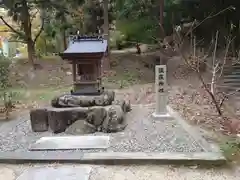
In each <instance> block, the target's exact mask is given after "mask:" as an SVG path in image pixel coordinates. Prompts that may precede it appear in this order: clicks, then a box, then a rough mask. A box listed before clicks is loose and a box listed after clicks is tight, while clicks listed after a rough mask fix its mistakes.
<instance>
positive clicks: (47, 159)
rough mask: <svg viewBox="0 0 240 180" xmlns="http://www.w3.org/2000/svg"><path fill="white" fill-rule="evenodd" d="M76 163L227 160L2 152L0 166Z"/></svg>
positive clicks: (218, 160) (219, 159)
mask: <svg viewBox="0 0 240 180" xmlns="http://www.w3.org/2000/svg"><path fill="white" fill-rule="evenodd" d="M54 162H58V163H79V164H107V165H109V164H110V165H120V164H179V165H185V164H200V165H202V164H204V165H205V164H209V165H223V164H225V163H226V159H225V158H224V157H223V156H222V155H221V154H219V153H204V152H203V153H170V152H168V153H143V152H128V153H125V152H103V153H101V152H100V153H81V152H71V153H69V152H61V153H60V152H59V153H57V154H56V152H48V153H47V154H43V153H42V152H18V153H14V152H1V153H0V163H8V164H25V163H54Z"/></svg>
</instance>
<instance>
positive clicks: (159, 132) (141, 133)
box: [0, 107, 203, 152]
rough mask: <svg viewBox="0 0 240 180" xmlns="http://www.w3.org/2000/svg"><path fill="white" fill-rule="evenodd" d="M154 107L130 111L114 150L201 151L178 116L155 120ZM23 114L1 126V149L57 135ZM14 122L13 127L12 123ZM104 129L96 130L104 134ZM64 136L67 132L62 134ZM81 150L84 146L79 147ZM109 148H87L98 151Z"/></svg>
mask: <svg viewBox="0 0 240 180" xmlns="http://www.w3.org/2000/svg"><path fill="white" fill-rule="evenodd" d="M152 111H153V109H149V108H147V107H134V108H133V110H132V111H131V112H130V113H129V114H128V116H127V119H128V126H127V128H126V129H125V131H124V132H119V133H110V134H108V135H110V139H111V140H110V148H108V149H107V151H111V152H201V151H203V149H202V148H201V146H200V145H199V144H198V142H196V141H195V140H194V139H193V138H192V137H191V136H190V135H189V134H188V133H187V132H186V131H185V130H184V129H183V128H182V127H181V126H180V125H179V124H178V123H177V121H176V120H164V121H159V120H153V119H151V117H150V114H151V113H152ZM23 118H24V117H21V119H19V121H16V120H15V126H13V125H14V123H13V122H6V123H11V126H10V125H9V126H7V125H4V126H3V125H2V126H1V127H0V131H1V134H0V138H1V140H0V150H1V151H16V152H20V151H27V150H28V147H29V145H30V144H32V143H34V142H35V141H36V140H38V139H39V138H40V137H43V136H53V135H54V134H52V133H51V132H42V133H35V132H32V130H31V128H30V121H29V120H28V119H26V120H24V119H23ZM12 126H13V127H12ZM100 134H102V133H96V134H95V135H100ZM59 135H60V136H64V135H66V134H65V133H61V134H58V136H59ZM78 151H80V150H78ZM98 151H105V150H84V151H83V152H98Z"/></svg>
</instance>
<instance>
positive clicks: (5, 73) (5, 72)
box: [0, 55, 13, 119]
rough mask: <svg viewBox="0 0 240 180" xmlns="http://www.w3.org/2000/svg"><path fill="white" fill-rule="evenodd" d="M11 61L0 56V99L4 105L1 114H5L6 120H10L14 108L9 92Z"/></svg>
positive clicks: (0, 110)
mask: <svg viewBox="0 0 240 180" xmlns="http://www.w3.org/2000/svg"><path fill="white" fill-rule="evenodd" d="M10 65H11V61H10V60H9V59H8V58H6V57H4V56H3V55H0V98H1V101H2V104H3V109H1V108H0V112H2V113H5V118H6V119H8V118H9V113H10V111H11V110H12V108H13V101H12V92H11V91H10V90H9V87H10V82H9V72H10Z"/></svg>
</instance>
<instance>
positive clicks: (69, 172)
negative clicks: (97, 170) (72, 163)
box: [17, 166, 92, 180]
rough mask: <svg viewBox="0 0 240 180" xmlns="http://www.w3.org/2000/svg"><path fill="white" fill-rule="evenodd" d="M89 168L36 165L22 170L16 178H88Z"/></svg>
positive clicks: (25, 179) (77, 179)
mask: <svg viewBox="0 0 240 180" xmlns="http://www.w3.org/2000/svg"><path fill="white" fill-rule="evenodd" d="M91 169H92V168H91V167H90V166H84V167H69V166H60V167H41V168H37V167H36V168H31V169H29V170H26V171H25V172H23V173H22V174H21V175H20V176H19V177H18V178H17V180H88V179H89V176H90V173H91Z"/></svg>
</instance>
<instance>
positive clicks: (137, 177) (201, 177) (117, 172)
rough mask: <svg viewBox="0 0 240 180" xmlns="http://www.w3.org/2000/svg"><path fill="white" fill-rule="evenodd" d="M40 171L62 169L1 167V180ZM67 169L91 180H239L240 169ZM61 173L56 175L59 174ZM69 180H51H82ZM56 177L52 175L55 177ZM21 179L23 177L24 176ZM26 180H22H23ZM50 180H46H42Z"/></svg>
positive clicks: (71, 177)
mask: <svg viewBox="0 0 240 180" xmlns="http://www.w3.org/2000/svg"><path fill="white" fill-rule="evenodd" d="M33 167H35V168H36V167H38V168H44V167H46V168H47V169H49V167H50V168H55V169H57V168H59V167H62V166H61V165H59V164H52V165H34V166H33V165H18V166H17V165H5V164H1V165H0V179H1V180H19V179H18V178H19V176H20V175H22V173H23V172H25V173H26V172H28V171H29V172H30V171H31V168H33ZM64 167H68V168H72V169H75V170H76V169H77V168H86V169H89V168H91V172H90V176H89V177H88V180H133V179H134V180H161V179H164V180H238V179H239V177H240V168H234V169H213V168H210V169H198V167H197V166H190V167H174V166H156V165H144V166H90V165H64ZM56 172H57V171H55V173H56ZM68 175H69V176H68V178H66V179H63V178H60V179H54V178H52V179H51V180H79V179H76V178H79V176H78V177H77V176H76V174H74V173H72V174H71V173H69V174H68ZM53 176H54V174H52V177H53ZM20 177H21V176H20ZM20 180H22V179H20ZM24 180H35V179H31V178H30V179H24ZM41 180H46V179H41ZM84 180H85V179H84Z"/></svg>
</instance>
